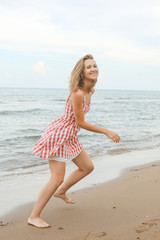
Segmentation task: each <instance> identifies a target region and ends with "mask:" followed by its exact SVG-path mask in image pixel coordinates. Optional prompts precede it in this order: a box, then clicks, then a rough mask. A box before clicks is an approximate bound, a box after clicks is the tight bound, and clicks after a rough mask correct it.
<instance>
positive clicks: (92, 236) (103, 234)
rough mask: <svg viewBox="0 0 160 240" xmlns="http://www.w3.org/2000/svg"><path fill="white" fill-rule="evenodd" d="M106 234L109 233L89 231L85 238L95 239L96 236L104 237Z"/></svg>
mask: <svg viewBox="0 0 160 240" xmlns="http://www.w3.org/2000/svg"><path fill="white" fill-rule="evenodd" d="M106 235H107V233H106V232H98V233H92V232H89V233H88V234H87V236H86V237H85V238H84V240H94V239H96V238H101V237H104V236H106Z"/></svg>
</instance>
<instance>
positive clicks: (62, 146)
mask: <svg viewBox="0 0 160 240" xmlns="http://www.w3.org/2000/svg"><path fill="white" fill-rule="evenodd" d="M70 94H71V93H70ZM70 94H69V96H68V98H67V100H66V104H65V109H64V113H63V114H62V115H60V116H59V117H57V118H56V119H55V120H54V121H53V122H52V123H50V124H49V125H48V127H47V128H46V130H45V131H44V133H43V134H42V136H41V138H40V139H39V140H38V142H37V143H36V144H35V146H34V147H33V149H32V150H31V152H32V153H34V154H36V155H38V156H39V157H41V158H43V159H49V160H54V159H55V160H59V161H65V160H71V159H74V158H75V157H76V156H78V155H79V153H80V152H81V150H82V148H83V145H82V144H81V143H80V142H79V140H78V137H77V133H78V132H79V131H80V127H79V126H78V124H77V123H76V120H75V116H74V112H73V107H72V105H71V104H69V103H68V99H69V97H70ZM83 110H84V114H86V113H87V112H88V111H89V110H90V104H89V105H87V104H86V103H85V97H84V101H83Z"/></svg>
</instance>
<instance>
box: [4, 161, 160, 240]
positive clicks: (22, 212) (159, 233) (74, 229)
mask: <svg viewBox="0 0 160 240" xmlns="http://www.w3.org/2000/svg"><path fill="white" fill-rule="evenodd" d="M70 197H72V198H73V199H74V200H75V201H76V204H74V205H71V204H67V203H65V202H63V200H61V199H58V198H52V199H50V201H49V203H48V204H47V206H46V208H45V209H44V211H43V213H42V216H41V217H42V218H43V219H44V220H46V221H47V222H48V223H50V224H51V225H52V227H51V228H48V229H38V228H36V227H32V226H30V225H28V224H27V218H28V216H29V214H30V212H31V210H32V208H33V204H34V203H31V204H28V205H25V206H21V207H20V208H18V209H16V210H15V211H13V212H12V213H10V214H8V215H6V216H4V217H3V218H2V219H1V224H0V225H1V226H0V239H7V240H11V239H12V240H22V239H23V240H30V239H34V240H38V239H46V240H50V239H52V240H91V239H93V240H94V239H95V240H98V239H101V240H136V239H140V240H152V239H157V240H160V162H155V163H150V164H147V165H143V166H138V167H134V168H133V167H132V168H131V169H127V170H125V171H124V172H123V174H122V175H121V177H119V178H117V179H115V180H112V181H110V182H107V183H104V184H101V185H98V186H94V187H92V188H88V189H84V190H80V191H78V192H75V193H71V194H70Z"/></svg>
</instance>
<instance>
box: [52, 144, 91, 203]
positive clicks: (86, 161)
mask: <svg viewBox="0 0 160 240" xmlns="http://www.w3.org/2000/svg"><path fill="white" fill-rule="evenodd" d="M72 161H73V162H74V163H75V164H76V165H77V166H78V169H76V170H75V171H73V172H72V173H71V174H70V175H69V176H68V178H67V179H66V180H65V181H64V182H63V184H62V185H61V186H60V187H59V188H58V189H57V190H56V192H55V193H54V196H55V197H59V198H62V199H63V200H64V201H66V202H67V203H74V201H73V200H72V199H70V198H69V197H67V196H66V191H67V190H68V189H69V188H70V187H72V186H73V185H74V184H75V183H77V182H78V181H80V180H81V179H82V178H84V177H85V176H87V175H88V174H89V173H91V172H92V171H93V169H94V165H93V163H92V160H91V159H90V157H89V156H88V154H87V153H86V151H85V150H84V149H82V151H81V153H80V154H79V155H78V156H77V157H76V158H74V159H73V160H72Z"/></svg>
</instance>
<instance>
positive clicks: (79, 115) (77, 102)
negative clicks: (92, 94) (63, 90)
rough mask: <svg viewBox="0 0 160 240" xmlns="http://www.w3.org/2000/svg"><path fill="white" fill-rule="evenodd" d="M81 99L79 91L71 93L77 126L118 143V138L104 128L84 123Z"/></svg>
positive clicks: (81, 95) (82, 96)
mask: <svg viewBox="0 0 160 240" xmlns="http://www.w3.org/2000/svg"><path fill="white" fill-rule="evenodd" d="M83 99H84V95H83V93H82V92H81V91H77V92H74V93H73V97H72V105H73V112H74V116H75V119H76V122H77V124H78V126H79V127H80V128H83V129H86V130H88V131H91V132H96V133H103V134H105V135H106V136H107V137H109V138H111V139H112V140H113V141H114V142H119V140H120V137H119V136H118V134H116V133H115V132H112V131H110V130H108V129H106V128H102V127H98V126H95V125H93V124H91V123H88V122H86V121H85V118H84V111H83Z"/></svg>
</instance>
